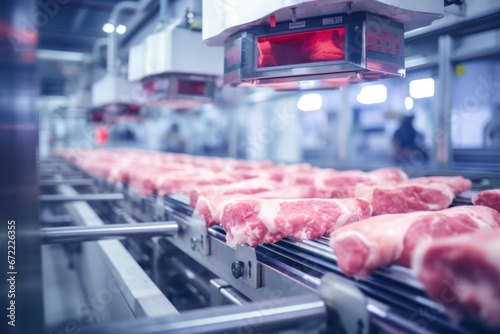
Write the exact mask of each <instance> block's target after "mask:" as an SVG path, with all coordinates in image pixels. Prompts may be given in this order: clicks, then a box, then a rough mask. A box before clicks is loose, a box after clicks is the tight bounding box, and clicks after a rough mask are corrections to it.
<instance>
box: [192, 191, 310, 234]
mask: <svg viewBox="0 0 500 334" xmlns="http://www.w3.org/2000/svg"><path fill="white" fill-rule="evenodd" d="M314 197H316V190H315V189H314V187H310V186H294V187H287V188H286V189H278V190H271V191H264V192H259V193H254V194H237V195H236V194H235V195H232V196H230V195H222V196H221V195H209V196H200V197H198V201H197V202H196V206H195V209H194V212H195V213H196V214H198V215H200V216H202V217H203V218H204V219H205V222H206V223H207V226H212V225H217V224H220V212H221V210H222V208H223V207H224V205H225V204H226V203H227V202H229V201H230V200H232V199H234V198H253V199H277V198H281V199H299V198H314Z"/></svg>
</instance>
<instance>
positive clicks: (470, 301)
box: [412, 230, 500, 326]
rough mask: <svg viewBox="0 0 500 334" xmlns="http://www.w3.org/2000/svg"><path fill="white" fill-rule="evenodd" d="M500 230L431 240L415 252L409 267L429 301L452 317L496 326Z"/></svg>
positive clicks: (499, 310) (499, 294)
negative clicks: (432, 301)
mask: <svg viewBox="0 0 500 334" xmlns="http://www.w3.org/2000/svg"><path fill="white" fill-rule="evenodd" d="M499 254H500V230H496V231H485V232H478V233H473V234H467V235H461V236H454V237H449V238H442V239H438V240H433V241H431V242H428V243H425V244H423V245H420V246H419V247H417V249H416V250H415V254H414V256H413V261H412V267H413V271H414V273H415V275H416V276H417V277H418V279H420V281H422V283H423V284H424V287H425V291H427V293H428V294H429V296H430V297H431V298H433V299H434V300H437V301H439V302H441V303H442V304H443V305H444V306H445V307H446V309H447V310H448V311H449V312H450V314H451V315H452V316H453V317H454V318H459V317H461V316H475V317H478V318H480V319H482V320H483V321H486V322H487V323H488V324H490V325H496V326H499V325H500V256H499Z"/></svg>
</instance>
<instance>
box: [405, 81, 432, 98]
mask: <svg viewBox="0 0 500 334" xmlns="http://www.w3.org/2000/svg"><path fill="white" fill-rule="evenodd" d="M410 96H411V97H412V98H414V99H423V98H426V97H433V96H434V79H432V78H427V79H419V80H413V81H410Z"/></svg>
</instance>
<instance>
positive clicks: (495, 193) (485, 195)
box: [472, 189, 500, 212]
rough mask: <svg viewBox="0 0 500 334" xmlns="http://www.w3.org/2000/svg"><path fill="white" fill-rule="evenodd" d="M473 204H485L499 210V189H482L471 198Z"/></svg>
mask: <svg viewBox="0 0 500 334" xmlns="http://www.w3.org/2000/svg"><path fill="white" fill-rule="evenodd" d="M472 203H473V204H474V205H482V206H487V207H489V208H492V209H495V210H497V211H498V212H500V189H491V190H484V191H481V192H480V193H478V194H477V195H476V196H474V198H473V199H472Z"/></svg>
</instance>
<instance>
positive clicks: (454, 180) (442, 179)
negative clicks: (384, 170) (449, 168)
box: [411, 176, 472, 196]
mask: <svg viewBox="0 0 500 334" xmlns="http://www.w3.org/2000/svg"><path fill="white" fill-rule="evenodd" d="M411 181H413V182H419V183H424V184H430V183H440V184H446V185H447V186H448V187H450V188H451V190H453V193H454V194H455V196H456V195H458V194H460V193H461V192H464V191H467V190H470V188H472V181H471V180H469V179H466V178H464V177H462V176H427V177H418V178H416V179H412V180H411Z"/></svg>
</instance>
